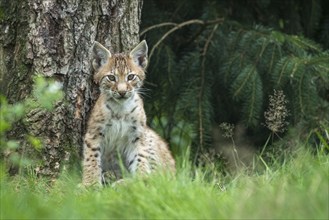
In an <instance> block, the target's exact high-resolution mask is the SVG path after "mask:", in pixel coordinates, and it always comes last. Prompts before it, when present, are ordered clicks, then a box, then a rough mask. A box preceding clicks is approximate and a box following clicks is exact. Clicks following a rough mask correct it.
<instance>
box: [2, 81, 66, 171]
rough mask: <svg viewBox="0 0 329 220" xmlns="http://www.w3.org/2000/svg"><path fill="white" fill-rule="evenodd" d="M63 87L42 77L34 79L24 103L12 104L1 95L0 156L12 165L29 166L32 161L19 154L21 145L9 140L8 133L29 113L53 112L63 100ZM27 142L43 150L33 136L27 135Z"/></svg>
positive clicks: (37, 139) (16, 141)
mask: <svg viewBox="0 0 329 220" xmlns="http://www.w3.org/2000/svg"><path fill="white" fill-rule="evenodd" d="M62 97H63V93H62V91H61V85H60V83H58V82H55V81H53V80H50V79H46V78H43V77H40V76H37V77H35V78H34V87H33V91H32V95H31V96H30V97H28V98H26V99H25V100H24V101H21V102H18V103H13V104H10V103H8V101H7V99H6V98H5V97H4V96H1V95H0V106H1V107H0V155H1V157H4V158H5V159H8V160H9V162H10V163H13V164H15V165H18V166H19V167H21V166H28V165H30V164H31V161H30V160H28V159H27V158H25V157H24V155H22V154H19V153H18V152H17V151H18V150H19V149H20V147H21V143H20V141H18V140H15V139H9V138H8V135H7V134H8V132H10V131H11V130H12V129H13V128H14V124H15V123H17V122H19V121H20V120H22V119H23V118H24V117H25V116H26V114H27V113H28V112H30V111H31V110H33V109H36V108H41V109H46V110H48V111H49V110H51V109H52V108H53V106H54V104H55V103H56V102H57V101H58V100H60V99H62ZM25 138H26V141H27V142H28V143H29V144H30V145H31V146H32V147H34V148H35V149H36V150H37V151H40V150H41V149H42V141H41V140H40V139H39V138H37V137H34V136H33V135H30V134H28V133H27V134H26V135H25Z"/></svg>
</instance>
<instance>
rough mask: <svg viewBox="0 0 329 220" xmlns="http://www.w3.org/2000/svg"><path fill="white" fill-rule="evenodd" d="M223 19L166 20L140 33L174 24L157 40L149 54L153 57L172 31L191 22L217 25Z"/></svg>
mask: <svg viewBox="0 0 329 220" xmlns="http://www.w3.org/2000/svg"><path fill="white" fill-rule="evenodd" d="M223 21H224V18H218V19H215V20H210V21H203V20H200V19H193V20H189V21H185V22H182V23H179V24H176V23H171V22H165V23H160V24H157V25H153V26H150V27H148V28H146V29H145V30H143V31H142V32H141V34H140V35H143V34H145V33H146V32H148V31H150V30H152V29H155V28H159V27H163V26H174V27H173V28H171V29H170V30H169V31H167V32H166V33H165V34H164V35H163V36H162V37H161V38H160V40H158V41H157V42H156V44H155V45H154V46H153V47H152V49H151V51H150V54H149V59H151V57H152V55H153V53H154V50H155V49H156V48H157V47H158V46H159V45H160V44H161V43H162V41H164V39H166V38H167V37H168V36H169V35H170V34H171V33H173V32H175V31H177V30H178V29H180V28H182V27H184V26H187V25H191V24H199V25H203V26H208V25H214V24H216V25H217V24H219V23H222V22H223Z"/></svg>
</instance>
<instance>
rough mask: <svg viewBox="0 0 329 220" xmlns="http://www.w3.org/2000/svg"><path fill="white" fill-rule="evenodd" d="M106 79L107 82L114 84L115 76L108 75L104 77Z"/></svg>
mask: <svg viewBox="0 0 329 220" xmlns="http://www.w3.org/2000/svg"><path fill="white" fill-rule="evenodd" d="M106 79H107V80H109V81H112V82H114V81H115V76H113V75H108V76H106Z"/></svg>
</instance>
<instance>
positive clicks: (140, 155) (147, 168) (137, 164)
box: [127, 143, 155, 175]
mask: <svg viewBox="0 0 329 220" xmlns="http://www.w3.org/2000/svg"><path fill="white" fill-rule="evenodd" d="M153 156H154V155H150V152H148V150H147V149H145V146H143V145H142V143H136V148H135V150H134V151H132V152H131V153H130V154H129V155H128V157H127V159H128V160H127V164H128V170H129V172H130V173H132V174H133V175H135V174H142V175H144V174H149V173H151V172H152V170H153V169H154V164H153V163H152V162H154V161H155V158H153Z"/></svg>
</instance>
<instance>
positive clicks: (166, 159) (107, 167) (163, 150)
mask: <svg viewBox="0 0 329 220" xmlns="http://www.w3.org/2000/svg"><path fill="white" fill-rule="evenodd" d="M147 52H148V47H147V44H146V41H145V40H144V41H142V42H140V43H139V44H138V45H137V46H136V47H135V48H134V49H133V50H132V51H131V52H130V53H129V54H124V53H119V54H111V53H110V51H109V50H107V49H106V48H105V47H104V46H102V45H101V44H100V43H98V42H95V44H94V47H93V57H94V58H93V63H92V64H93V68H94V70H95V75H94V80H95V82H96V83H97V84H98V85H99V88H100V96H99V98H98V99H97V101H96V103H95V106H94V108H93V110H92V111H91V115H90V118H89V121H88V125H87V131H86V134H85V137H84V146H83V147H84V152H83V154H84V158H83V180H82V181H83V184H84V185H85V186H89V185H94V184H102V183H104V175H103V174H104V173H106V172H107V171H111V172H113V173H114V174H115V175H118V176H120V174H119V171H118V170H120V167H119V162H118V161H119V159H121V160H120V161H122V163H121V164H123V165H124V167H125V168H126V170H128V171H129V172H130V173H132V174H136V173H140V174H149V173H151V172H152V171H153V170H155V169H157V168H161V167H162V169H165V170H169V171H171V172H175V161H174V159H173V157H172V155H171V153H170V151H169V149H168V146H167V144H166V142H165V141H164V140H163V139H162V138H161V137H160V136H159V135H157V134H156V133H155V132H154V131H153V130H152V129H151V128H149V127H148V126H147V124H146V115H145V111H144V107H143V100H142V98H141V96H140V94H139V93H140V88H141V86H142V85H143V80H144V79H145V69H146V66H147V62H148V60H147Z"/></svg>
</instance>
